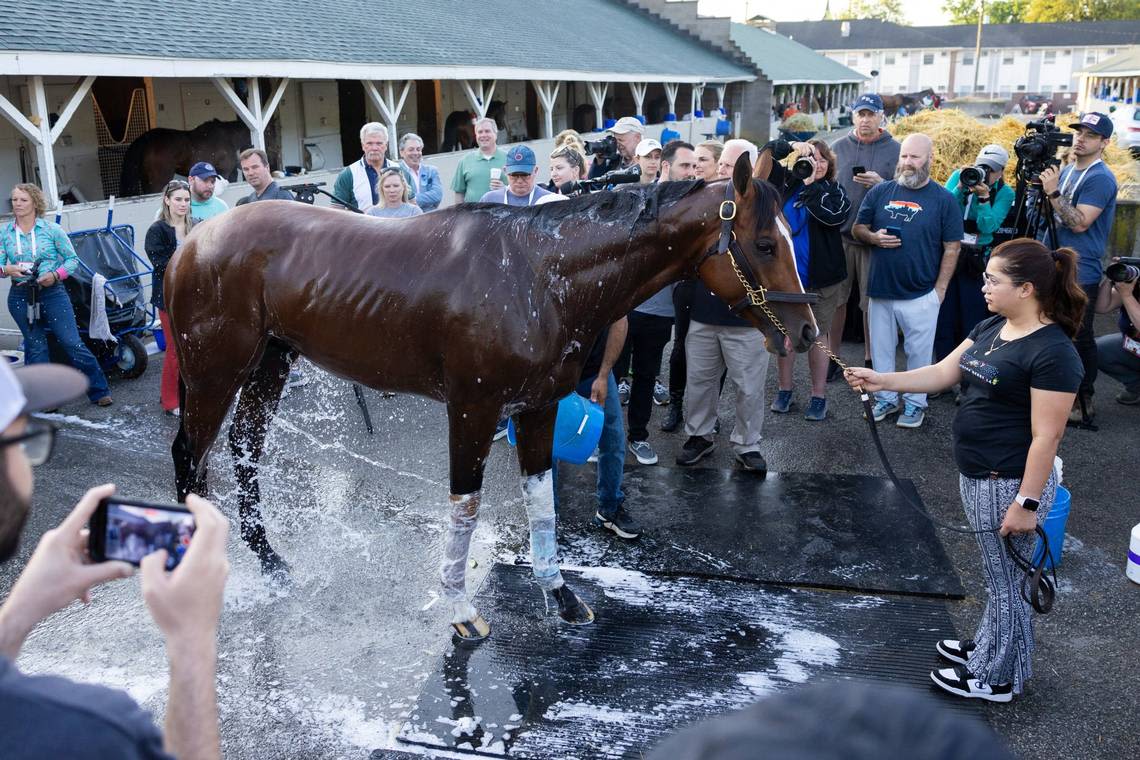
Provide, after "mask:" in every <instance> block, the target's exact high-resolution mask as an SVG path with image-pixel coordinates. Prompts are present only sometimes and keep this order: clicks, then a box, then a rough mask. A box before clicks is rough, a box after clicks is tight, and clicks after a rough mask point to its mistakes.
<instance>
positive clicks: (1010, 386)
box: [954, 316, 1084, 478]
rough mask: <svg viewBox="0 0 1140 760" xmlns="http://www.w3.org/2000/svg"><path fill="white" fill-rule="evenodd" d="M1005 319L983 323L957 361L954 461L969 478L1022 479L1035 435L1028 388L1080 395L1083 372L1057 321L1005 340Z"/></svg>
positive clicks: (974, 331) (998, 317)
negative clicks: (959, 382) (959, 389)
mask: <svg viewBox="0 0 1140 760" xmlns="http://www.w3.org/2000/svg"><path fill="white" fill-rule="evenodd" d="M1005 322H1006V320H1005V317H1001V316H996V317H990V318H989V319H986V320H983V321H982V322H980V323H979V324H978V325H977V326H976V327H975V328H974V329H973V330H972V331H971V332H970V335H969V338H970V340H972V341H974V345H972V346H970V348H968V349H967V350H966V351H965V352H963V353H962V357H961V359H960V360H959V362H958V366H959V368H960V369H961V370H962V383H963V385H964V386H965V389H964V391H963V393H962V404H961V407H960V408H959V409H958V414H957V415H956V416H955V417H954V459H955V460H956V461H957V464H958V471H959V472H961V473H962V474H963V475H965V476H967V477H971V478H986V477H989V476H990V475H991V474H994V473H996V474H997V475H998V476H1000V477H1003V478H1020V477H1021V476H1022V475H1023V474H1024V472H1025V461H1026V458H1027V457H1028V455H1029V444H1030V443H1031V442H1032V439H1033V431H1032V424H1031V416H1030V396H1029V390H1030V388H1036V389H1038V390H1044V391H1060V392H1064V393H1076V392H1077V388H1079V387H1080V384H1081V378H1082V377H1083V376H1084V368H1083V367H1082V365H1081V359H1080V356H1078V354H1077V349H1076V348H1075V347H1074V346H1073V342H1072V341H1071V340H1069V338H1068V336H1066V335H1065V331H1064V330H1062V329H1061V327H1060V326H1059V325H1056V324H1051V325H1046V326H1045V327H1042V328H1039V329H1038V330H1036V331H1035V332H1032V333H1030V334H1029V335H1026V336H1025V337H1023V338H1018V339H1016V340H1012V341H1008V342H1006V341H1003V340H1002V338H1001V337H999V335H998V334H999V333H1000V332H1001V328H1002V327H1003V326H1004V325H1005ZM987 351H988V352H989V354H988V355H987V353H986V352H987Z"/></svg>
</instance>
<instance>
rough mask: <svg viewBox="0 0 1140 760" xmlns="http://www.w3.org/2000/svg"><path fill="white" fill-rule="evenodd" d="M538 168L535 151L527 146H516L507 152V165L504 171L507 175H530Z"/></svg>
mask: <svg viewBox="0 0 1140 760" xmlns="http://www.w3.org/2000/svg"><path fill="white" fill-rule="evenodd" d="M536 166H538V161H537V160H535V157H534V151H533V150H531V149H530V148H528V147H526V146H525V145H516V146H515V147H513V148H509V149H508V150H507V165H506V166H505V167H503V171H505V172H506V173H507V174H530V173H531V172H533V171H534V167H536Z"/></svg>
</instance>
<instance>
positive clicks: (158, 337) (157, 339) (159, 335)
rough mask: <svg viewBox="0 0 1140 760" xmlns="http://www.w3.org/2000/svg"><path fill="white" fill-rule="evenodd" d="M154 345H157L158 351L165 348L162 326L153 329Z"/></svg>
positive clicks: (164, 335)
mask: <svg viewBox="0 0 1140 760" xmlns="http://www.w3.org/2000/svg"><path fill="white" fill-rule="evenodd" d="M154 345H156V346H158V350H159V351H165V350H166V334H165V333H163V332H162V328H161V327H160V328H159V329H157V330H155V331H154Z"/></svg>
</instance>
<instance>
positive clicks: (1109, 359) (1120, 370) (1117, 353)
mask: <svg viewBox="0 0 1140 760" xmlns="http://www.w3.org/2000/svg"><path fill="white" fill-rule="evenodd" d="M1123 340H1124V336H1123V335H1121V334H1120V333H1119V332H1112V333H1109V334H1108V335H1102V336H1100V337H1099V338H1097V339H1096V363H1097V367H1098V368H1099V370H1100V371H1101V372H1104V374H1106V375H1108V376H1109V377H1111V378H1112V379H1113V380H1116V381H1117V382H1119V383H1120V384H1121V385H1123V386H1124V388H1125V390H1127V391H1128V392H1129V393H1140V356H1136V355H1135V354H1131V353H1129V352H1127V351H1125V350H1124V345H1123Z"/></svg>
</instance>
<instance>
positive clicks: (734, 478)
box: [559, 465, 965, 599]
mask: <svg viewBox="0 0 1140 760" xmlns="http://www.w3.org/2000/svg"><path fill="white" fill-rule="evenodd" d="M559 481H560V482H559V500H560V504H559V509H560V520H559V545H560V547H561V552H562V558H563V561H565V562H566V563H567V564H571V565H584V566H590V567H595V566H599V565H605V566H618V567H625V568H629V569H632V570H644V571H652V572H675V573H679V574H682V575H711V576H718V577H726V578H745V579H749V580H757V581H765V582H770V583H787V584H793V585H809V586H816V587H819V588H836V589H852V590H856V591H871V592H890V593H903V594H919V595H927V596H935V597H941V598H951V599H961V598H962V597H963V596H964V595H965V590H964V589H963V587H962V582H961V580H960V579H959V578H958V574H957V573H956V572H955V570H954V567H953V565H951V564H950V560H949V558H948V557H947V555H946V551H945V549H943V547H942V543H941V541H940V540H939V538H938V536H937V534H936V532H935V528H934V527H933V526H932V525H931V524H930V523H929V522H927V521H926V520H924V519H923V518H922V517H921V516H920V515H918V514H917V513H916V512H915V511H914V510H913V508H911V507H909V506H908V505H907V504H905V503H904V502H903V499H902V495H901V494H900V493H899V491H898V489H896V488H895V487H894V485H892V484H891V482H890V481H889V480H886V479H882V478H871V477H866V476H861V475H814V474H805V473H783V474H778V473H769V474H768V477H767V478H764V479H760V478H757V477H755V476H754V475H752V474H750V473H747V472H743V471H739V470H714V469H701V468H697V469H682V468H674V467H665V466H660V465H659V466H656V467H635V468H629V469H627V470H626V473H625V481H624V484H623V488H624V490H625V494H626V506H627V508H628V509H629V511H630V513H631V514H632V515H633V517H634V519H635V520H637V521H638V523H639V524H640V525H641V527H642V529H643V531H644V532H643V533H642V536H641V538H639V539H638V540H637V541H633V542H624V541H620V540H615V539H614V538H613V536H612V534H609V533H603V532H601V531H599V530H597V529H596V528H593V527H592V526H591V523H590V519H589V518H590V517H591V516H592V515H593V514H594V511H595V510H596V508H597V502H596V501H595V498H594V492H595V474H594V468H593V467H592V466H587V467H568V466H563V467H562V469H561V470H560V471H559ZM903 485H904V486H905V487H906V488H907V490H908V491H909V493H910V496H911V498H912V499H914V500H915V501H917V503H919V504H921V503H922V501H921V500H920V499H919V497H918V494H917V492H916V491H915V490H914V486H913V484H912V483H911V482H910V481H903Z"/></svg>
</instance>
